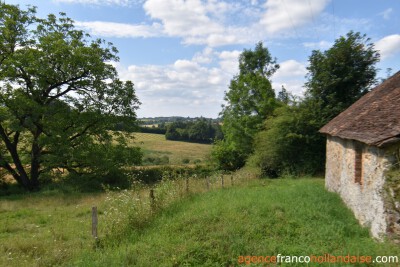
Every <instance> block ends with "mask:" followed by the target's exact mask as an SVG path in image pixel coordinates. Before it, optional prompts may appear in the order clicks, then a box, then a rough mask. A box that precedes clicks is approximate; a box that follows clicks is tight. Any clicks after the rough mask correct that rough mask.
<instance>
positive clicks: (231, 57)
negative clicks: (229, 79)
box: [218, 50, 241, 75]
mask: <svg viewBox="0 0 400 267" xmlns="http://www.w3.org/2000/svg"><path fill="white" fill-rule="evenodd" d="M240 53H241V52H240V51H238V50H234V51H223V52H221V53H220V54H219V56H218V57H219V59H220V61H219V66H220V68H221V70H222V71H223V72H225V73H229V74H231V75H235V74H236V73H237V72H238V71H239V56H240Z"/></svg>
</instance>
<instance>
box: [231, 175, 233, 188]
mask: <svg viewBox="0 0 400 267" xmlns="http://www.w3.org/2000/svg"><path fill="white" fill-rule="evenodd" d="M231 186H233V175H231Z"/></svg>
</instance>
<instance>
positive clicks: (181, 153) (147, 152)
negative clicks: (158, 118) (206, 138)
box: [133, 133, 211, 165]
mask: <svg viewBox="0 0 400 267" xmlns="http://www.w3.org/2000/svg"><path fill="white" fill-rule="evenodd" d="M133 136H134V141H133V142H134V144H135V145H138V146H140V147H141V148H142V149H143V151H144V156H145V157H162V156H167V157H168V158H169V164H171V165H181V164H182V163H183V161H184V160H185V159H187V160H189V163H195V162H205V161H206V160H207V159H208V157H209V155H210V152H211V145H207V144H197V143H188V142H180V141H170V140H166V139H165V136H164V135H161V134H149V133H134V134H133ZM186 162H187V161H186Z"/></svg>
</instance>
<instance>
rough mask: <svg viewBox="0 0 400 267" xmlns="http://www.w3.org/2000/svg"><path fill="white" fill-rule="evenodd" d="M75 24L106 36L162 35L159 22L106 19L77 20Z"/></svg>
mask: <svg viewBox="0 0 400 267" xmlns="http://www.w3.org/2000/svg"><path fill="white" fill-rule="evenodd" d="M75 25H76V26H77V27H79V28H83V29H85V30H87V31H89V32H90V33H91V34H92V35H99V36H104V37H154V36H160V35H162V26H161V25H160V24H158V23H153V24H152V25H141V24H139V25H131V24H125V23H115V22H105V21H91V22H82V21H76V22H75Z"/></svg>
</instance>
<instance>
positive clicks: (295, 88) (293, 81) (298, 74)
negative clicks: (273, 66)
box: [271, 60, 307, 96]
mask: <svg viewBox="0 0 400 267" xmlns="http://www.w3.org/2000/svg"><path fill="white" fill-rule="evenodd" d="M279 65H280V68H279V69H278V70H277V71H276V72H275V74H274V75H273V76H272V77H271V79H272V81H273V82H272V87H273V88H274V89H275V90H277V91H280V90H281V87H282V86H284V87H285V88H286V89H287V90H288V91H290V92H292V93H293V94H295V95H298V96H301V95H302V94H303V92H304V88H303V85H304V82H305V75H306V74H307V69H306V66H305V64H303V63H300V62H298V61H296V60H287V61H284V62H281V63H279Z"/></svg>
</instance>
